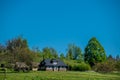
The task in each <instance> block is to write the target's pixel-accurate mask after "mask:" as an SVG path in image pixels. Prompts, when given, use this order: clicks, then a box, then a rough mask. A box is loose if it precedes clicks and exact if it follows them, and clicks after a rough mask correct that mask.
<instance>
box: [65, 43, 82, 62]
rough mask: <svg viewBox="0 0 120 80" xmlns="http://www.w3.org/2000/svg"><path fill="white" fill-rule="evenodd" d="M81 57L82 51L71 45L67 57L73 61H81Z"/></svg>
mask: <svg viewBox="0 0 120 80" xmlns="http://www.w3.org/2000/svg"><path fill="white" fill-rule="evenodd" d="M80 56H82V51H81V49H80V48H79V47H78V46H76V45H74V44H69V45H68V52H67V55H66V57H67V58H68V59H71V60H77V59H79V60H80V58H82V57H80Z"/></svg>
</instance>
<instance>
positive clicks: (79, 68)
mask: <svg viewBox="0 0 120 80" xmlns="http://www.w3.org/2000/svg"><path fill="white" fill-rule="evenodd" d="M72 69H73V70H75V71H88V70H90V69H91V68H90V65H89V64H86V63H77V64H75V65H74V66H73V67H72Z"/></svg>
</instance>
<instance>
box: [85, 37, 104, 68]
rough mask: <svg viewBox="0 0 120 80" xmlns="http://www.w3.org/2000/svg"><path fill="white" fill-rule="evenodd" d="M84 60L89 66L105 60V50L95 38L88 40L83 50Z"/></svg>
mask: <svg viewBox="0 0 120 80" xmlns="http://www.w3.org/2000/svg"><path fill="white" fill-rule="evenodd" d="M84 60H85V61H86V62H88V63H89V64H90V65H91V66H94V64H95V63H98V62H103V61H105V60H106V53H105V50H104V48H103V47H102V45H101V44H100V43H99V41H98V40H97V39H96V38H95V37H93V38H91V39H90V40H89V42H88V44H87V46H86V48H85V54H84Z"/></svg>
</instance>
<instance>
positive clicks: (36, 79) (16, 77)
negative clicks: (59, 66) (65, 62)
mask: <svg viewBox="0 0 120 80" xmlns="http://www.w3.org/2000/svg"><path fill="white" fill-rule="evenodd" d="M0 80H5V79H4V73H0ZM6 80H120V73H107V74H101V73H96V72H93V71H88V72H77V71H67V72H49V71H36V72H33V71H32V72H28V73H23V72H19V73H17V72H16V73H15V72H8V73H7V74H6Z"/></svg>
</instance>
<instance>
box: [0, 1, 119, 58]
mask: <svg viewBox="0 0 120 80" xmlns="http://www.w3.org/2000/svg"><path fill="white" fill-rule="evenodd" d="M0 28H1V29H0V43H5V42H6V41H7V40H9V39H12V38H14V37H16V36H18V35H22V36H23V37H24V38H26V39H27V40H28V43H29V46H30V47H39V48H40V49H42V48H44V47H46V46H48V47H53V48H55V49H56V50H57V51H58V53H61V52H64V53H65V52H66V49H67V46H68V44H70V43H74V44H76V45H77V46H79V47H80V48H81V49H82V51H83V52H84V48H85V46H86V45H87V43H88V41H89V39H90V38H92V37H96V38H97V39H98V40H99V41H100V43H101V44H102V46H103V47H104V49H105V51H106V53H107V55H109V54H112V55H113V56H115V55H117V54H120V1H119V0H0Z"/></svg>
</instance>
